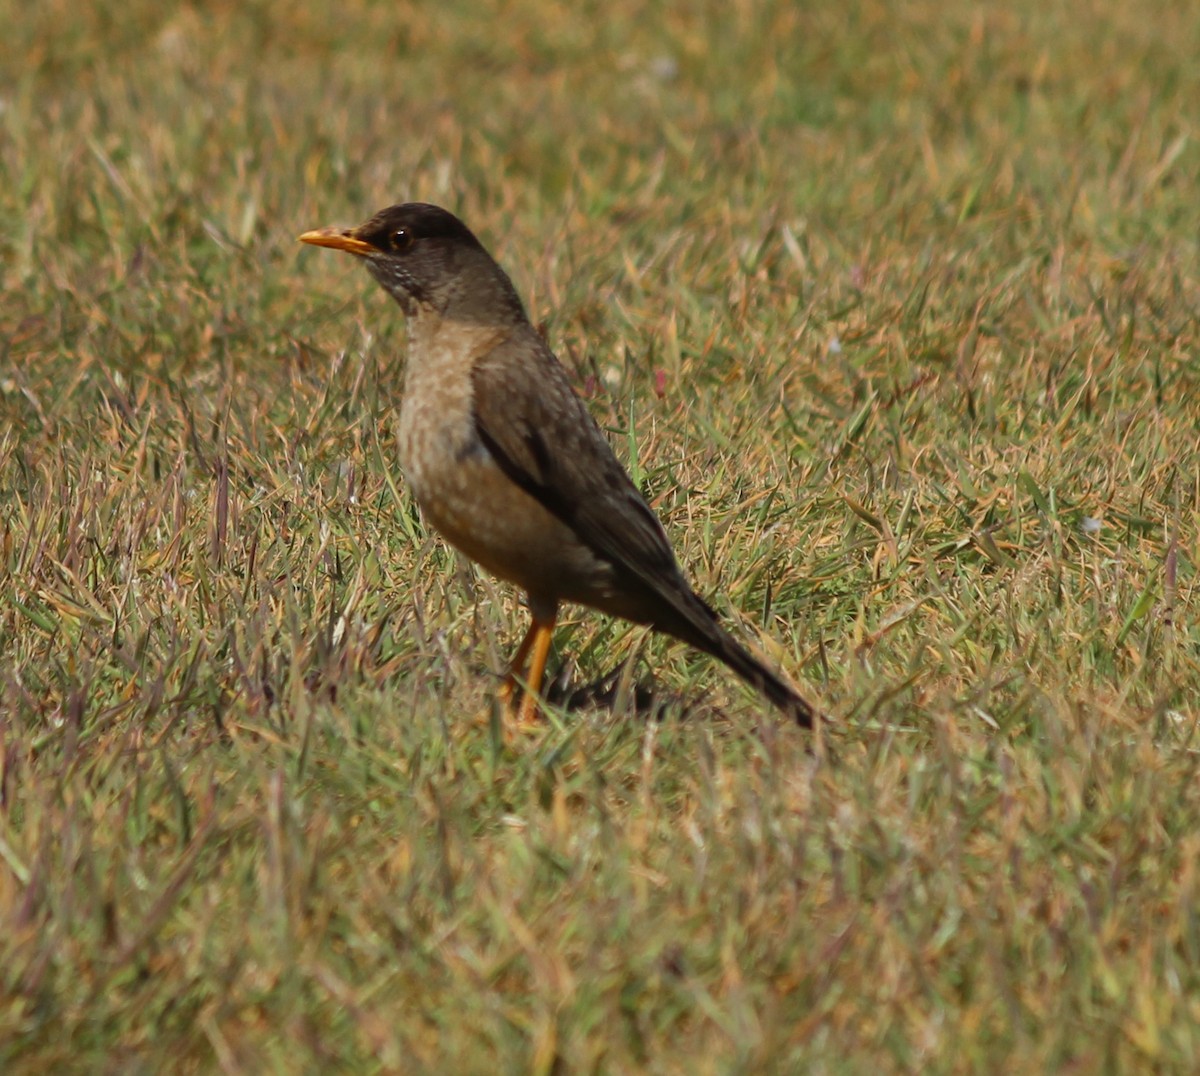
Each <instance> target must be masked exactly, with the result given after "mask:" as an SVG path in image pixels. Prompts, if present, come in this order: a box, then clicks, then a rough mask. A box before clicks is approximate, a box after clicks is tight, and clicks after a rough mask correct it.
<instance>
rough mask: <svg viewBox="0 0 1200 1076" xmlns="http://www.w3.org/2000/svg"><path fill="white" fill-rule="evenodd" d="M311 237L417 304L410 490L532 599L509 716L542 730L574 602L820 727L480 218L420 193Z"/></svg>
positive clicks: (403, 421)
mask: <svg viewBox="0 0 1200 1076" xmlns="http://www.w3.org/2000/svg"><path fill="white" fill-rule="evenodd" d="M299 240H300V241H301V242H304V243H310V244H313V245H315V246H319V247H329V248H332V249H333V250H340V251H345V252H346V253H349V254H353V255H355V256H357V257H358V258H360V259H361V260H362V261H363V263H364V264H365V265H366V268H367V270H368V271H369V272H370V274H371V276H373V277H374V278H375V280H376V281H377V282H378V283H379V284H380V285H382V287H383V289H384V291H386V292H387V293H388V294H389V295H390V296H391V297H392V298H393V299H394V300H395V301H396V302H397V303H398V304H399V306H400V308H401V310H402V311H403V313H404V316H405V320H406V322H407V349H408V354H407V363H406V367H405V372H404V386H403V391H402V395H401V402H400V415H399V423H398V437H397V440H398V445H397V448H398V455H399V460H400V464H401V468H402V470H403V472H404V474H405V477H406V480H407V482H408V485H409V488H410V489H411V491H412V494H413V496H414V497H415V499H416V502H417V504H418V506H419V507H420V510H421V513H422V515H423V516H424V518H425V519H426V521H427V522H428V523H430V524H431V525H432V527H433V529H434V530H436V531H437V532H439V533H440V534H441V535H442V537H443V538H445V539H446V540H447V541H448V542H449V543H450V544H451V545H452V546H454V547H455V548H457V549H458V550H459V551H460V552H462V553H464V554H465V555H466V556H467V557H468V558H470V559H471V560H473V561H475V562H476V563H478V564H479V565H481V566H482V567H483V568H485V569H486V570H487V571H489V572H490V573H492V574H493V575H495V576H497V577H499V578H500V579H503V580H507V581H508V582H510V583H513V584H515V585H516V586H517V587H518V588H520V590H521V591H523V592H524V594H525V597H526V601H527V604H528V607H529V611H530V626H529V630H528V631H527V632H526V633H525V636H524V638H523V639H522V641H521V643H520V645H519V646H518V647H517V650H516V653H515V655H514V656H513V659H512V662H511V663H510V666H509V670H508V673H507V675H506V677H505V678H504V680H503V682H502V685H501V688H500V692H499V696H500V701H501V703H502V704H503V707H504V713H505V715H506V719H507V721H508V724H509V725H511V724H512V723H513V722H514V721H515V724H516V726H517V727H518V728H520V727H531V726H534V727H535V726H536V722H537V709H538V705H539V701H540V699H539V693H540V691H541V688H542V681H543V678H544V675H545V669H546V663H547V659H548V657H549V653H550V644H551V637H552V633H553V630H554V626H555V622H556V620H557V618H558V611H559V606H560V605H561V604H563V603H564V602H569V603H577V604H580V605H584V606H588V607H590V608H593V609H597V610H599V611H600V612H603V613H607V614H610V615H612V616H614V617H619V618H622V619H624V620H629V621H633V622H635V623H639V624H647V625H649V626H650V628H651V629H653V630H655V631H658V632H662V633H665V634H667V635H670V636H673V637H674V638H676V639H679V640H682V641H683V642H685V643H687V644H689V645H691V646H693V647H695V648H696V649H697V650H700V651H703V652H704V653H706V654H709V655H711V656H712V657H714V658H716V659H717V660H718V661H721V662H723V663H724V664H725V665H727V666H728V667H729V668H730V669H731V670H732V671H733V672H734V673H736V674H737V675H738V676H739V677H740V678H741V679H742V680H744V681H745V682H746V683H748V684H750V685H751V686H752V687H754V688H756V689H757V690H758V691H759V692H761V694H762V695H763V696H765V697H766V698H767V699H768V700H769V701H770V702H771V703H773V704H774V705H775V706H776V707H777V708H778V709H779V710H780V711H782V712H783V713H784V714H785V715H787V716H788V717H790V718H791V719H793V720H794V721H795V722H796V723H797V724H799V725H800V726H802V727H805V728H811V727H812V725H813V722H814V719H815V717H816V710H815V709H814V707H813V706H812V705H811V704H810V703H809V702H808V701H807V700H806V699H805V698H804V696H803V695H801V694H800V693H799V692H798V691H797V690H796V689H795V688H794V687H793V686H792V685H791V684H790V683H788V682H787V681H786V680H785V679H784V678H783V677H782V676H781V675H780V674H778V673H776V672H774V671H773V670H772V669H770V668H768V667H767V666H766V665H765V664H764V663H763V662H762V661H760V660H759V659H758V658H757V657H755V656H754V655H753V654H751V653H750V651H749V650H747V649H746V648H745V647H744V646H743V645H742V644H741V643H739V642H738V641H737V640H736V639H734V638H733V636H732V635H731V634H730V633H729V632H728V631H727V630H726V629H725V628H724V627H722V626H721V624H720V622H719V620H718V616H717V613H716V612H715V610H714V609H713V608H712V607H711V606H710V605H709V604H708V603H707V602H705V601H704V600H703V599H702V598H700V597H699V596H698V595H697V594H696V592H695V591H694V590H693V589H692V587H691V585H690V584H689V583H688V581H687V579H686V577H685V576H684V573H683V571H682V569H681V568H680V566H679V563H678V561H677V560H676V557H675V554H674V552H673V551H672V548H671V543H670V541H669V539H668V538H667V534H666V531H665V530H664V529H663V526H662V524H661V522H660V521H659V519H658V517H657V516H656V515H655V514H654V511H653V510H652V509H651V508H650V506H649V505H648V504H647V503H646V501H645V499H644V498H643V496H642V494H641V493H640V492H639V490H638V488H637V486H636V485H635V484H634V482H633V480H632V479H631V478H630V477H629V474H628V473H627V472H626V470H625V468H624V467H623V466H622V465H621V463H620V462H619V461H618V459H617V457H616V455H615V454H614V453H613V450H612V447H611V446H610V444H609V442H608V439H607V438H606V437H605V435H604V434H603V432H602V431H601V430H600V427H599V426H598V425H597V424H596V421H595V419H593V418H592V416H591V413H590V412H589V411H588V409H587V407H586V405H585V404H584V402H583V400H582V399H581V398H580V396H579V395H578V394H577V393H576V392H575V390H574V388H573V387H572V385H571V381H570V377H569V375H568V374H567V372H566V370H565V368H564V367H563V366H562V365H561V364H560V363H559V361H558V359H557V358H555V356H554V354H553V352H552V351H551V350H550V347H549V346H548V345H547V343H546V342H545V340H544V339H543V338H542V336H541V334H540V333H539V332H538V331H537V330H536V329H535V328H534V327H533V325H532V324H531V323H530V321H529V318H528V316H527V315H526V312H525V307H524V305H523V304H522V302H521V299H520V297H519V296H518V294H517V291H516V288H515V287H514V286H513V283H512V281H511V280H510V279H509V276H508V274H507V273H505V271H504V270H503V269H502V268H501V267H500V265H499V264H498V263H497V262H496V261H495V259H494V258H493V257H492V256H491V254H489V253H488V251H487V250H486V249H485V248H484V246H483V244H482V243H481V242H480V241H479V240H478V239H477V238H476V237H475V235H474V233H473V232H472V231H471V230H470V229H469V228H468V227H467V226H466V224H464V223H463V222H462V221H461V220H460V219H459V218H458V217H457V216H455V215H454V214H453V213H451V212H450V211H449V210H446V209H443V208H441V207H440V206H436V205H430V204H428V203H425V202H408V203H404V204H400V205H393V206H389V207H388V208H386V209H382V210H380V211H379V212H378V213H376V214H375V215H374V216H372V217H371V218H370V219H369V220H367V221H366V222H365V223H363V224H360V225H358V226H357V227H355V228H336V227H327V228H318V229H316V230H313V231H306V232H304V233H303V234H302V235H301V236H299ZM518 689H523V694H522V695H521V701H520V706H519V709H518V708H517V707H516V705H515V698H516V696H517V694H518Z"/></svg>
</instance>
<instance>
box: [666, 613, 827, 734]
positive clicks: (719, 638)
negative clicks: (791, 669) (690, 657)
mask: <svg viewBox="0 0 1200 1076" xmlns="http://www.w3.org/2000/svg"><path fill="white" fill-rule="evenodd" d="M692 597H693V599H694V601H695V603H696V606H697V607H694V608H689V609H688V611H687V612H688V616H687V618H686V620H684V619H683V618H680V619H679V620H676V619H675V618H674V617H672V618H671V623H662V622H656V623H655V625H654V626H655V627H656V628H658V629H659V630H660V631H665V632H667V633H668V634H670V635H674V636H675V637H676V638H678V639H682V640H683V641H684V642H685V643H690V644H691V645H692V646H694V647H695V648H696V649H697V650H703V651H704V652H705V653H706V654H711V655H712V656H713V657H714V658H716V659H717V660H718V661H723V662H724V663H725V664H726V665H728V666H729V667H730V668H731V669H732V670H733V671H734V672H735V673H737V674H738V676H740V677H741V678H742V679H743V680H745V681H746V683H747V684H749V685H750V686H751V687H753V688H756V689H757V690H758V691H760V692H761V693H762V694H763V695H765V696H766V697H767V699H769V700H770V701H771V702H772V703H774V704H775V705H776V706H777V707H779V709H780V710H782V711H783V712H784V713H785V714H787V715H788V717H790V718H791V719H792V720H793V721H795V722H796V724H797V725H800V726H801V727H802V728H806V729H810V728H812V726H813V721H814V720H815V718H816V710H814V709H813V707H812V705H811V704H810V703H809V701H808V700H807V699H805V698H804V696H803V695H801V694H800V693H799V692H798V691H797V690H796V689H795V688H794V687H792V685H791V684H789V683H787V681H785V680H784V679H783V678H782V677H781V676H779V675H778V674H776V673H773V672H772V671H771V670H770V669H768V668H767V667H766V666H765V665H764V664H763V663H762V662H761V661H759V660H758V658H756V657H755V656H754V655H753V654H751V653H750V651H749V650H747V649H746V648H745V647H744V646H742V645H741V643H739V642H738V641H737V640H736V639H735V638H734V637H733V636H732V635H730V634H729V632H727V631H726V630H725V629H724V628H723V627H721V625H720V624H719V623H718V622H717V614H716V613H715V612H714V611H713V610H712V609H711V608H709V606H708V605H707V604H706V603H705V602H704V601H703V600H702V599H700V598H699V597H696V596H695V595H692ZM690 604H691V603H689V605H690Z"/></svg>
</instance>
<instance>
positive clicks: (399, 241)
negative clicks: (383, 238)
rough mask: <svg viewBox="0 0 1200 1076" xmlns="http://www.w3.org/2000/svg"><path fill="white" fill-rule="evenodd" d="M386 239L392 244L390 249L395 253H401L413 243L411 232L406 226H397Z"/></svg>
mask: <svg viewBox="0 0 1200 1076" xmlns="http://www.w3.org/2000/svg"><path fill="white" fill-rule="evenodd" d="M388 241H389V242H390V243H391V244H392V250H394V251H395V252H396V253H397V254H403V253H404V252H405V251H406V250H408V248H409V247H411V246H412V245H413V234H412V232H410V231H409V230H408V229H407V228H397V229H396V230H395V231H394V232H392V234H391V235H390V236H389V237H388Z"/></svg>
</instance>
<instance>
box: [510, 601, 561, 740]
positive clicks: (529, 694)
mask: <svg viewBox="0 0 1200 1076" xmlns="http://www.w3.org/2000/svg"><path fill="white" fill-rule="evenodd" d="M554 621H555V617H554V616H553V615H551V617H550V619H549V620H538V618H537V617H534V618H533V623H532V624H531V625H530V626H529V636H527V638H529V637H532V643H531V645H530V648H529V649H530V650H531V651H532V656H531V657H530V659H529V675H528V676H527V677H526V678H525V696H524V698H522V699H521V712H520V713H519V714H518V715H517V725H518V726H526V725H531V724H533V720H534V716H535V714H536V713H537V706H538V696H539V695H540V694H541V690H542V680H543V679H544V677H545V675H546V659H547V658H548V657H549V656H550V637H551V636H552V635H553V634H554ZM518 653H519V651H518Z"/></svg>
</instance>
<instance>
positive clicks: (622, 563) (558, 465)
mask: <svg viewBox="0 0 1200 1076" xmlns="http://www.w3.org/2000/svg"><path fill="white" fill-rule="evenodd" d="M514 369H515V370H520V371H521V376H520V377H517V378H514V377H513V376H512V371H513V370H514ZM472 382H473V385H472V387H473V389H474V409H475V428H476V432H477V433H478V434H479V437H480V440H481V441H482V442H483V444H484V446H485V447H486V448H487V450H488V451H489V452H490V453H491V454H492V456H493V458H494V459H495V460H496V463H497V464H498V465H499V467H500V469H501V470H502V471H503V472H504V473H505V474H506V475H507V476H508V478H509V479H510V480H511V481H513V482H514V483H516V484H517V485H518V486H520V487H521V489H523V490H525V492H526V493H528V494H530V495H531V496H533V497H534V498H535V499H536V500H538V501H539V502H540V503H541V504H542V505H543V506H544V507H545V508H546V509H547V510H548V511H550V512H551V513H552V514H553V515H555V516H557V517H558V518H559V519H560V520H562V521H563V522H564V523H566V524H567V526H569V527H570V528H571V529H572V530H573V531H574V532H575V534H576V535H577V536H578V537H579V538H580V540H581V541H582V542H583V543H584V544H585V545H587V546H588V547H589V548H590V549H592V550H593V551H594V552H595V553H597V554H598V555H599V556H601V557H602V558H603V559H605V560H607V561H608V562H610V563H611V564H613V566H614V567H616V568H618V569H619V570H621V571H623V572H627V573H629V574H631V575H633V576H634V577H636V578H637V579H638V580H640V581H641V582H642V583H644V584H645V585H646V586H648V587H649V588H650V589H651V590H652V591H656V592H658V593H659V594H662V595H663V596H664V597H670V595H669V594H668V593H664V591H666V590H669V589H671V588H665V587H664V583H665V582H667V581H670V582H671V583H672V584H675V583H677V582H682V578H683V577H682V574H681V573H680V571H679V567H678V565H677V563H676V561H675V554H674V553H673V552H672V551H671V545H670V543H669V542H668V540H667V535H666V532H665V531H664V530H663V528H662V524H661V523H659V521H658V517H657V516H655V514H654V513H653V512H652V511H651V510H650V507H649V505H647V504H646V502H645V501H644V500H643V499H642V496H641V494H640V493H639V492H638V490H637V487H636V486H634V484H633V482H632V481H631V480H630V478H629V476H628V474H626V473H625V469H624V468H623V467H622V466H621V464H620V463H619V462H618V460H617V458H616V456H614V455H613V451H612V448H611V447H610V446H609V443H608V440H607V438H606V437H605V436H604V434H603V433H602V432H601V431H600V428H599V427H598V426H597V425H596V422H595V420H594V419H593V418H592V416H591V414H590V413H589V412H588V410H587V408H586V407H585V406H584V404H583V401H582V400H580V398H579V397H578V396H577V395H576V394H575V392H574V390H573V389H572V388H571V384H570V382H569V381H568V379H567V375H566V371H565V370H563V368H562V366H561V365H560V364H559V362H558V360H557V359H556V358H555V357H554V355H553V354H552V353H551V351H550V349H549V348H548V347H547V346H546V345H545V343H544V342H543V341H542V338H541V337H540V336H538V335H537V333H536V332H535V331H534V330H533V329H532V328H530V329H529V330H528V332H521V333H517V334H515V335H514V336H513V337H510V338H509V339H508V340H506V341H504V342H503V343H502V344H500V345H499V346H497V347H496V348H494V349H493V350H492V351H491V352H489V353H488V354H487V355H485V356H483V357H482V358H481V359H479V360H477V361H476V364H475V366H474V368H473V370H472ZM685 589H688V590H690V588H686V584H685ZM672 604H675V603H674V602H672Z"/></svg>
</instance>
